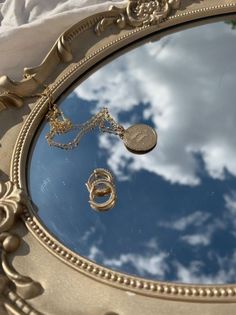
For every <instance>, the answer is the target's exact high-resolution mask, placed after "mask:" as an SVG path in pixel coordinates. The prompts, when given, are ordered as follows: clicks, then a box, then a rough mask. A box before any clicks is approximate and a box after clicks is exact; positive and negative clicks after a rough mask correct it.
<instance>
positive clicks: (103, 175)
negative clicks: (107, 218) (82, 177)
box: [86, 168, 116, 211]
mask: <svg viewBox="0 0 236 315" xmlns="http://www.w3.org/2000/svg"><path fill="white" fill-rule="evenodd" d="M113 181H114V180H113V176H112V174H111V173H110V172H109V171H108V170H106V169H103V168H98V169H96V170H94V171H93V173H92V174H91V175H90V177H89V179H88V182H87V183H86V187H87V189H88V191H89V204H90V206H91V208H93V209H94V210H97V211H107V210H109V209H111V208H113V207H114V205H115V203H116V189H115V185H114V182H113ZM104 196H109V198H108V199H107V200H106V201H105V202H97V201H95V199H96V197H104Z"/></svg>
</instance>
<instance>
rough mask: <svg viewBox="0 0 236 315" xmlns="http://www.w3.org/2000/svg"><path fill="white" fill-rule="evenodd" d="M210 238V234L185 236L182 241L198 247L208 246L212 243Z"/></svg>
mask: <svg viewBox="0 0 236 315" xmlns="http://www.w3.org/2000/svg"><path fill="white" fill-rule="evenodd" d="M210 236H211V235H209V234H205V235H204V234H192V235H184V236H182V237H181V240H182V241H185V242H186V243H188V244H189V245H193V246H196V245H203V246H207V245H209V244H210V242H211V239H210Z"/></svg>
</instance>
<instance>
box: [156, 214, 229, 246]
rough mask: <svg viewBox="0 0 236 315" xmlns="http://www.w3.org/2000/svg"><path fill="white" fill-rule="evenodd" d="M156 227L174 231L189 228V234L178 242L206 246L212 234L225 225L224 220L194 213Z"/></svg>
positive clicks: (160, 223)
mask: <svg viewBox="0 0 236 315" xmlns="http://www.w3.org/2000/svg"><path fill="white" fill-rule="evenodd" d="M209 219H210V220H209ZM158 226H160V227H164V228H169V229H172V230H176V231H185V230H186V229H188V228H191V234H185V235H183V236H180V240H182V241H184V242H186V243H187V244H189V245H193V246H195V245H202V246H207V245H209V244H210V243H211V238H212V236H213V234H214V233H215V232H217V231H219V230H222V229H225V228H226V226H227V223H226V221H224V220H219V219H212V216H211V214H210V213H207V212H201V211H196V212H193V213H191V214H190V215H188V216H183V217H182V218H179V219H177V220H176V221H167V222H165V221H163V222H159V223H158Z"/></svg>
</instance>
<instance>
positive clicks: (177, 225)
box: [158, 211, 210, 231]
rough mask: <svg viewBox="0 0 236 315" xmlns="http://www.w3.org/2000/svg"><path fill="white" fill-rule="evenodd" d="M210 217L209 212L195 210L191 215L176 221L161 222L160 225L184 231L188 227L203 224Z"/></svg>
mask: <svg viewBox="0 0 236 315" xmlns="http://www.w3.org/2000/svg"><path fill="white" fill-rule="evenodd" d="M209 217H210V214H209V213H207V212H201V211H195V212H193V213H191V214H189V215H186V216H183V217H182V218H180V219H178V220H176V221H172V222H171V221H167V222H159V223H158V226H161V227H165V228H170V229H173V230H177V231H184V230H185V229H186V228H187V227H189V226H191V225H193V226H201V225H202V224H203V223H204V222H205V221H207V220H208V219H209Z"/></svg>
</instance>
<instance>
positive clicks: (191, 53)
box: [76, 23, 236, 186]
mask: <svg viewBox="0 0 236 315" xmlns="http://www.w3.org/2000/svg"><path fill="white" fill-rule="evenodd" d="M202 28H203V31H202V32H201V31H200V30H199V27H198V28H196V29H194V28H193V29H189V30H186V31H185V32H184V35H183V33H182V32H180V33H176V34H173V35H170V36H169V39H168V42H166V39H162V40H160V41H159V42H156V43H150V44H148V45H144V46H142V47H139V49H137V50H133V51H131V52H129V53H127V54H125V55H124V56H122V57H120V58H119V59H117V60H116V61H115V62H112V63H110V64H108V65H107V66H105V67H103V68H101V69H100V70H99V71H97V72H96V73H94V74H93V75H92V76H91V77H90V78H89V79H87V80H86V81H85V82H84V83H83V84H81V85H80V86H79V87H78V88H77V89H76V93H77V95H78V96H79V97H80V98H82V99H85V100H94V101H96V102H97V104H98V105H97V108H99V107H101V106H104V105H106V106H108V107H109V109H110V111H111V113H112V115H114V116H115V117H116V118H119V114H121V113H122V112H125V111H126V112H128V111H132V110H133V109H134V108H135V107H136V106H138V105H139V104H147V105H148V106H147V107H145V110H143V119H151V120H152V121H153V123H154V125H155V127H156V129H157V132H158V134H159V143H158V149H156V150H154V151H153V152H151V153H149V154H147V155H144V156H135V155H132V160H131V162H130V156H131V155H130V153H129V152H127V151H126V150H125V149H124V147H123V145H122V144H121V141H118V140H117V141H115V142H111V137H109V136H107V135H103V136H101V137H100V146H101V147H102V148H104V149H106V150H107V151H108V153H109V158H108V164H109V166H110V167H111V168H112V170H113V171H114V173H115V174H116V175H117V176H120V179H123V180H124V179H128V177H127V175H126V172H125V169H126V167H127V165H126V161H129V164H128V168H129V170H130V171H133V172H134V171H137V170H141V169H144V170H147V171H150V172H154V173H156V174H158V175H160V176H162V177H163V178H164V179H166V180H168V181H170V182H171V183H179V184H187V185H190V186H194V185H198V184H199V183H200V181H201V180H200V177H199V174H198V171H199V165H198V163H197V160H196V158H195V156H196V154H198V155H200V156H201V159H202V160H203V162H204V164H205V168H206V171H207V172H208V174H209V175H210V176H211V177H213V178H218V179H223V178H224V177H225V170H226V169H227V170H228V172H230V173H232V174H233V175H236V160H235V156H236V138H235V137H233V135H234V133H235V125H236V107H235V104H234V103H235V96H236V94H235V79H236V78H235V76H236V75H235V73H236V63H235V62H234V61H235V41H233V40H232V36H235V39H236V33H235V32H233V31H232V30H231V29H230V28H229V27H228V26H227V25H226V24H223V23H222V24H221V23H218V24H212V25H208V26H207V27H206V26H202ZM216 28H217V29H218V34H217V40H216V39H215V36H216V33H217V32H216ZM217 41H220V44H219V43H218V42H217ZM216 45H217V48H215V46H216ZM196 47H197V49H196ZM173 50H174V51H175V53H174V54H173ZM154 58H155V60H156V61H155V63H154V61H153V59H154ZM144 60H145V62H144ZM183 60H184V65H185V68H184V69H183V68H180V64H183ZM120 122H122V123H124V124H126V123H127V122H126V121H120Z"/></svg>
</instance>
